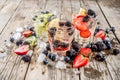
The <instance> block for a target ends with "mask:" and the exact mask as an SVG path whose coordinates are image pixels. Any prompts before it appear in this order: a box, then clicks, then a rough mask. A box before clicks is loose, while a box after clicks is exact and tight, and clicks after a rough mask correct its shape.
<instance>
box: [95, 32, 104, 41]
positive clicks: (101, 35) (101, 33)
mask: <svg viewBox="0 0 120 80" xmlns="http://www.w3.org/2000/svg"><path fill="white" fill-rule="evenodd" d="M95 37H97V38H98V37H100V38H101V39H102V40H104V39H105V38H106V34H105V31H103V30H100V31H99V32H97V33H96V34H95Z"/></svg>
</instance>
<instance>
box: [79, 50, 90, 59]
mask: <svg viewBox="0 0 120 80" xmlns="http://www.w3.org/2000/svg"><path fill="white" fill-rule="evenodd" d="M80 53H81V54H82V55H84V56H86V57H88V56H89V54H90V53H91V49H90V48H81V49H80Z"/></svg>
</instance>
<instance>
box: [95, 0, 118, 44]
mask: <svg viewBox="0 0 120 80" xmlns="http://www.w3.org/2000/svg"><path fill="white" fill-rule="evenodd" d="M97 3H98V6H99V7H100V9H101V12H102V13H103V15H104V17H105V19H106V21H107V22H108V24H109V26H110V27H112V26H113V27H115V28H116V31H115V35H116V38H117V39H118V41H119V43H120V35H119V32H120V26H119V24H120V21H119V19H120V15H119V14H120V6H119V5H120V1H119V0H110V1H109V0H97Z"/></svg>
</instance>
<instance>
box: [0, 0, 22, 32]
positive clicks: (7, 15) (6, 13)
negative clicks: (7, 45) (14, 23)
mask: <svg viewBox="0 0 120 80" xmlns="http://www.w3.org/2000/svg"><path fill="white" fill-rule="evenodd" d="M20 2H21V0H17V1H16V0H8V1H7V2H6V3H5V4H4V5H5V6H4V7H3V8H2V9H1V11H0V34H1V32H2V30H3V29H4V28H5V26H6V24H7V23H8V21H9V20H10V19H11V18H12V16H13V14H14V12H15V11H16V9H17V8H18V6H19V4H20Z"/></svg>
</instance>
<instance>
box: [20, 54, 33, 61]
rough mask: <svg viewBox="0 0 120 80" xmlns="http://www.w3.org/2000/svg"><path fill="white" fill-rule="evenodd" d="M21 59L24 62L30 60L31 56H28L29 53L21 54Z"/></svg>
mask: <svg viewBox="0 0 120 80" xmlns="http://www.w3.org/2000/svg"><path fill="white" fill-rule="evenodd" d="M22 60H23V61H24V62H30V61H31V57H30V56H29V55H23V56H22Z"/></svg>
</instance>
